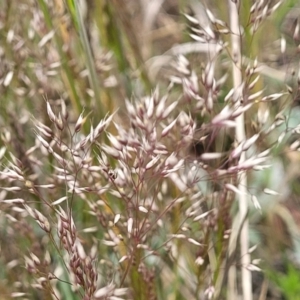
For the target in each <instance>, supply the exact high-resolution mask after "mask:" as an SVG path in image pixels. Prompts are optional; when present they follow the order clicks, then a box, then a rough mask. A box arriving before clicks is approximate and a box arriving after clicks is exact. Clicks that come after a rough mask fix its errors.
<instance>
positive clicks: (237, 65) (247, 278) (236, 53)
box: [228, 0, 252, 300]
mask: <svg viewBox="0 0 300 300" xmlns="http://www.w3.org/2000/svg"><path fill="white" fill-rule="evenodd" d="M228 4H229V12H230V29H231V46H232V73H233V85H234V88H235V90H236V91H237V90H239V88H240V87H241V84H242V55H241V32H240V23H239V4H240V3H239V1H232V0H228ZM240 96H241V95H238V97H237V101H236V105H237V106H239V105H240V104H241V97H240ZM236 123H237V126H236V133H235V134H236V140H237V142H238V143H242V142H243V141H245V140H246V134H245V117H244V113H242V114H241V115H240V116H238V117H237V118H236ZM245 160H246V153H245V152H243V153H242V154H241V156H240V163H242V162H244V161H245ZM238 188H239V190H240V195H239V196H238V197H239V219H240V224H241V226H242V229H241V232H240V247H241V266H242V268H241V272H242V289H243V299H244V300H252V283H251V281H252V279H251V278H252V276H251V272H250V271H249V270H248V269H247V266H248V265H249V264H250V255H249V254H248V249H249V242H248V237H249V225H248V220H247V219H245V218H246V215H247V211H248V199H247V174H246V171H241V172H240V174H239V185H238ZM232 230H233V231H234V230H237V231H238V230H239V228H233V229H232Z"/></svg>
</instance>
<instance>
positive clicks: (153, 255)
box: [0, 0, 300, 300]
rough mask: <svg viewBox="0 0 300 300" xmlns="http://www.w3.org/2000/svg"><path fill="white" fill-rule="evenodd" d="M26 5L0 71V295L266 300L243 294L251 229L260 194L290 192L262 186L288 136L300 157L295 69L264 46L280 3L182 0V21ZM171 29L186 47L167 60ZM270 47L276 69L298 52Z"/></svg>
mask: <svg viewBox="0 0 300 300" xmlns="http://www.w3.org/2000/svg"><path fill="white" fill-rule="evenodd" d="M11 2H12V3H14V2H15V1H11ZM31 2H32V1H31V0H27V1H24V4H22V5H21V6H22V7H21V8H20V9H21V10H22V11H23V12H24V15H25V16H26V14H29V12H30V14H29V15H30V16H31V14H33V18H32V20H28V18H25V19H26V20H27V21H28V24H27V23H26V26H28V28H27V29H26V30H27V31H26V30H25V31H24V29H23V31H22V28H19V27H20V26H17V24H15V27H14V29H11V30H7V32H5V34H6V39H7V44H8V45H11V46H12V47H13V48H14V49H15V50H14V51H16V52H18V53H19V52H20V51H21V50H20V49H22V51H23V52H22V53H19V54H18V55H15V53H13V54H11V55H12V56H13V57H11V56H9V55H8V59H9V58H10V59H11V60H12V61H7V65H6V69H5V70H6V71H5V72H4V73H3V74H2V73H1V71H0V74H1V76H0V80H1V81H0V83H2V85H1V89H3V95H4V96H3V97H5V99H7V101H4V102H3V103H2V102H1V106H2V108H3V109H4V110H5V112H6V115H2V114H1V118H0V122H1V125H3V128H1V143H0V159H1V171H0V181H1V192H0V209H1V214H0V222H1V225H2V226H3V228H5V233H4V232H1V234H3V237H1V241H2V238H3V241H2V244H3V245H2V247H1V248H3V249H4V250H3V251H2V254H3V255H2V257H3V259H2V260H1V264H2V267H3V270H5V271H4V272H5V273H6V275H5V276H6V277H7V279H6V280H7V282H8V283H9V285H10V287H8V288H6V289H5V295H7V299H8V298H9V297H11V298H18V297H23V298H24V299H25V298H26V299H85V300H91V299H111V300H121V299H139V300H143V299H144V300H146V299H153V300H154V299H175V298H176V299H240V298H241V299H244V300H251V299H253V297H258V296H259V299H269V298H267V296H266V295H267V293H266V292H265V290H266V288H265V285H264V284H263V285H260V286H259V287H257V288H256V287H255V286H254V287H253V286H252V283H253V282H254V280H252V278H251V277H252V275H253V274H254V272H256V271H260V266H259V262H260V260H259V259H257V254H256V252H255V251H254V250H255V249H256V245H255V244H256V243H257V241H258V240H259V238H258V237H257V236H258V235H257V234H256V235H255V232H254V233H253V232H252V234H251V233H250V230H251V229H250V228H249V222H253V224H259V222H260V221H261V222H263V221H262V220H263V218H262V217H260V216H262V215H264V214H265V212H264V205H265V204H264V202H263V201H264V200H265V199H266V196H269V197H271V196H272V197H274V198H276V199H277V198H278V199H279V197H281V196H282V197H283V192H282V193H281V192H280V191H276V185H275V187H274V185H272V184H271V186H270V187H269V186H268V184H269V182H268V179H267V178H269V177H272V175H271V173H272V172H273V171H274V172H273V174H275V173H276V172H275V169H274V168H273V166H272V162H274V164H275V163H276V164H280V162H279V161H280V160H279V159H278V156H277V155H278V153H281V154H282V153H284V155H285V153H286V152H285V151H286V149H285V146H284V145H285V144H284V143H286V142H287V141H288V142H290V140H291V139H292V142H291V146H290V148H289V151H288V153H289V154H286V156H287V158H288V159H290V160H292V159H296V160H297V161H298V158H294V157H295V156H293V155H294V154H295V153H296V152H297V151H298V150H299V145H300V143H299V141H298V140H299V137H298V135H299V130H298V127H299V126H298V127H297V124H296V125H295V124H294V123H291V124H292V125H291V124H290V121H289V119H292V118H290V115H291V114H292V111H293V110H292V108H291V106H290V105H289V102H291V99H294V100H295V102H296V100H297V95H296V94H295V95H294V92H293V90H294V89H293V86H295V85H297V83H296V81H297V79H295V77H296V75H295V74H296V72H295V71H294V72H291V74H289V75H286V76H285V73H284V72H283V71H277V72H275V71H274V69H272V68H273V66H270V67H266V65H265V64H264V63H262V62H260V61H261V60H264V57H263V55H260V52H259V51H263V50H261V49H260V48H259V47H260V45H259V41H261V33H260V31H259V28H261V26H264V24H265V23H267V22H270V24H271V21H272V18H276V16H277V14H276V13H277V12H278V11H279V7H280V5H282V7H283V8H285V10H286V9H287V6H285V4H284V1H275V2H274V1H273V2H272V1H271V2H270V1H254V2H253V1H252V2H251V3H252V6H250V1H244V3H242V1H231V0H228V1H227V2H226V1H223V2H222V4H220V5H219V6H218V7H214V5H213V4H211V3H209V1H202V2H201V1H200V2H199V3H198V2H197V1H186V2H187V3H186V4H185V3H184V1H183V2H182V1H181V2H182V3H181V4H180V6H181V7H180V13H179V11H178V9H177V8H176V9H175V8H174V7H175V2H174V1H171V0H169V1H152V2H151V3H152V4H151V5H153V10H154V11H158V10H159V8H160V6H161V5H163V9H162V13H161V14H158V17H157V18H156V17H155V16H154V15H151V13H150V11H149V9H147V8H149V7H148V6H147V5H149V4H147V3H148V2H147V1H140V2H139V4H138V3H137V2H135V1H129V2H128V3H126V4H124V3H123V4H122V5H118V1H102V2H101V1H100V2H101V4H100V2H99V3H98V2H97V1H94V2H93V4H89V3H88V1H87V2H86V3H85V1H79V2H80V3H79V2H78V1H66V2H65V3H63V1H55V3H53V4H51V3H50V2H49V1H48V2H47V1H44V0H38V1H37V4H38V5H37V4H35V6H34V7H35V8H34V12H33V11H32V10H30V7H31V6H32V3H31ZM81 2H82V3H81ZM96 2H97V3H96ZM84 3H85V4H86V5H84ZM10 5H11V7H10ZM176 5H177V3H176ZM10 9H11V10H13V11H15V10H16V7H15V4H7V7H6V14H7V16H6V17H7V18H6V20H7V22H8V23H7V28H8V27H9V26H10V25H12V24H11V22H12V20H11V18H9V14H10ZM133 11H134V13H133ZM148 11H149V12H148ZM224 11H227V12H228V16H227V15H225V14H224ZM172 15H176V18H175V17H174V18H175V19H173V17H171V16H172ZM219 18H220V19H219ZM222 18H223V19H224V21H223V20H221V19H222ZM104 20H105V21H104ZM1 22H2V21H1ZM182 22H185V23H186V24H185V25H184V28H186V30H184V31H183V30H182V28H183V26H182V24H181V23H182ZM1 24H2V25H3V23H1ZM161 24H164V26H163V27H162V28H160V29H159V28H158V27H160V26H161ZM179 24H181V25H180V27H177V26H179ZM267 24H269V23H267ZM270 24H269V25H268V26H270ZM24 26H25V25H24ZM26 26H25V27H26ZM137 26H138V27H137ZM172 26H173V27H174V26H175V27H174V28H173V27H172ZM156 27H157V28H156ZM3 28H4V27H3V26H1V29H3ZM5 28H6V25H5ZM5 28H4V29H5ZM108 28H110V29H109V30H108ZM133 28H141V29H142V28H144V29H143V30H145V34H143V36H140V34H141V33H140V32H135V30H133ZM172 28H173V29H172ZM178 28H180V30H178ZM152 29H153V32H152ZM5 30H6V29H5ZM181 31H183V35H182V36H180V37H179V36H178V32H181ZM294 31H295V32H294V33H293V34H292V36H294V37H295V40H297V39H296V37H297V36H298V35H299V25H298V23H297V24H296V26H295V29H294ZM142 32H144V31H142ZM77 33H79V34H77ZM121 33H122V34H121ZM187 33H189V35H188V34H187ZM169 35H170V39H171V40H172V41H173V42H174V43H175V42H176V43H178V41H179V40H180V41H181V40H183V39H192V40H190V41H189V42H188V43H186V44H184V43H183V42H181V44H179V45H177V46H176V54H177V55H176V56H172V55H170V54H172V53H174V51H175V48H174V49H173V48H172V49H171V50H169V51H167V52H165V51H166V50H167V49H169V48H166V47H170V45H168V46H167V45H166V44H165V42H164V41H165V37H166V36H169ZM99 37H100V38H99ZM161 37H164V39H163V40H160V39H161ZM274 38H276V34H275V33H274ZM157 41H159V47H157V45H156V42H157ZM278 41H279V42H278ZM278 41H277V44H275V45H277V46H278V45H279V46H278V47H277V48H276V47H275V48H274V49H273V50H272V51H273V52H274V53H273V52H272V53H273V54H272V55H273V56H274V55H275V54H276V55H277V56H278V55H279V56H280V60H283V59H284V57H285V53H286V52H287V51H288V50H289V48H291V47H289V44H288V41H287V40H285V38H284V37H283V36H281V37H280V38H278ZM267 42H268V43H271V42H270V41H269V40H267V41H266V43H267ZM152 43H153V45H156V47H153V49H152V48H151V47H150V46H149V45H152ZM144 44H145V45H148V46H149V49H148V48H147V49H144V46H143V45H144ZM267 46H269V45H266V47H267ZM99 49H101V53H100V51H99ZM156 49H158V51H160V53H156V51H157V50H156ZM0 50H1V51H4V52H5V53H6V54H8V50H7V49H6V48H3V49H2V48H0ZM108 50H109V51H108ZM277 50H278V51H277ZM1 51H0V52H1ZM102 51H103V52H102ZM163 52H165V54H164V55H162V53H163ZM1 53H2V52H1ZM21 54H22V55H21ZM150 54H151V55H150ZM1 55H2V54H1ZM256 57H257V58H256ZM108 61H109V63H108ZM12 64H13V66H14V67H13V68H14V70H12V69H11V66H12ZM273 64H274V62H273ZM282 64H283V65H284V63H283V62H282ZM151 70H152V71H153V72H154V73H155V72H156V73H155V75H156V76H153V74H152V73H151ZM147 72H149V74H147ZM150 73H151V74H150ZM282 74H283V75H282ZM151 78H155V82H151V80H152V79H151ZM270 78H271V79H270ZM278 78H279V79H278ZM282 78H284V79H283V80H282ZM99 79H101V80H99ZM272 80H278V81H279V83H278V84H275V85H274V84H273V81H272ZM280 80H281V81H280ZM284 80H286V81H285V82H284ZM287 84H289V85H290V86H291V87H290V86H287ZM298 85H299V82H298ZM151 86H152V88H149V87H151ZM112 87H114V88H113V89H112ZM147 90H149V91H147ZM41 94H43V95H44V99H43V96H42V95H41ZM125 95H127V98H126V96H125ZM14 97H17V99H18V100H20V101H19V102H16V103H15V104H14V105H15V106H14V105H13V104H12V99H14ZM130 97H131V98H130ZM82 107H84V110H83V109H82ZM117 108H118V109H117ZM19 116H20V117H19ZM32 128H33V130H32ZM28 132H29V133H28ZM32 137H33V139H32ZM290 153H292V154H290ZM270 158H272V160H271V159H270ZM269 169H271V172H270V171H269ZM282 169H283V167H282ZM258 171H260V172H258ZM268 172H269V173H268ZM296 173H297V172H296V171H295V170H294V169H293V170H291V171H290V172H289V173H288V175H287V176H286V177H287V178H294V177H295V176H296V175H295V174H296ZM258 174H262V175H258ZM297 174H299V172H298V173H297ZM274 176H275V175H274ZM274 180H275V179H274ZM286 182H287V183H286V185H287V186H288V181H287V179H286ZM288 192H289V191H287V192H286V194H285V195H287V194H288ZM268 199H269V198H268ZM280 200H282V201H283V200H284V198H282V199H281V198H280ZM266 201H267V200H266ZM274 201H275V200H274ZM251 202H252V203H251ZM278 203H279V202H278ZM278 206H279V204H278ZM286 210H287V209H286ZM286 210H285V214H286V213H287V212H286ZM258 212H260V214H261V215H260V214H259V213H258ZM278 215H280V216H281V217H282V216H283V215H284V214H283V213H281V214H280V213H278ZM282 218H283V217H282ZM266 219H267V217H266ZM255 222H256V223H255ZM253 227H254V226H253ZM290 228H294V227H292V225H291V227H290ZM292 234H294V232H292V231H291V235H292ZM252 236H255V239H253V240H250V237H252ZM6 243H7V244H8V245H9V246H8V248H6V246H4V245H5V244H6ZM8 249H10V250H8ZM24 266H25V268H24ZM24 269H25V270H24ZM3 282H4V281H3V277H2V275H0V288H1V287H2V285H3ZM6 285H8V284H6Z"/></svg>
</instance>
